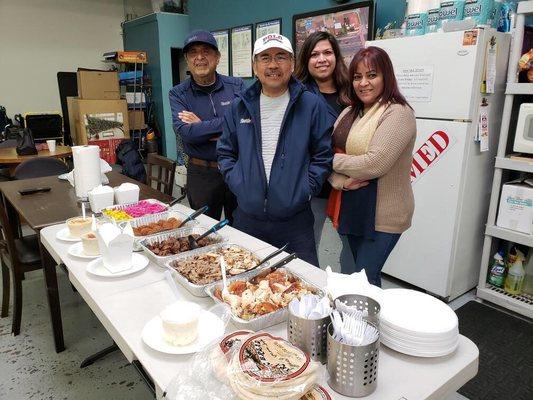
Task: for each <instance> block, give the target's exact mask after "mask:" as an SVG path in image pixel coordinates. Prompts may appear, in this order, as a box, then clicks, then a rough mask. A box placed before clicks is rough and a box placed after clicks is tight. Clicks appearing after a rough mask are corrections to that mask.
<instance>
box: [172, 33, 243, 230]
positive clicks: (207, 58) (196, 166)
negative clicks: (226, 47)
mask: <svg viewBox="0 0 533 400" xmlns="http://www.w3.org/2000/svg"><path fill="white" fill-rule="evenodd" d="M183 53H184V54H185V59H186V60H187V66H188V68H189V71H190V72H191V78H190V79H187V80H186V81H185V82H183V83H181V84H179V85H177V86H174V87H173V88H172V89H171V90H170V92H169V98H170V108H171V109H172V124H173V126H174V131H175V132H176V135H179V136H180V137H181V139H182V141H183V149H184V151H185V153H186V154H187V155H188V156H189V163H188V166H187V197H188V200H189V204H190V206H191V207H192V208H194V209H198V208H200V207H202V206H204V205H208V206H209V211H208V212H207V215H209V216H210V217H212V218H215V219H219V218H220V216H221V213H222V209H224V215H225V217H226V218H228V219H229V220H230V222H231V221H232V214H233V210H234V209H235V207H236V205H237V203H236V200H235V196H234V195H233V193H231V191H230V190H229V189H228V187H227V185H226V184H225V182H224V180H223V178H222V175H221V174H220V171H219V169H218V164H217V161H216V160H217V156H216V141H217V138H218V137H219V136H220V135H221V133H222V125H223V122H224V113H225V112H226V110H227V109H229V107H230V104H231V102H232V100H233V99H234V98H235V97H236V95H237V94H238V93H240V92H241V91H242V90H243V89H244V83H243V81H242V79H240V78H232V77H229V76H224V75H220V74H218V73H217V72H216V68H217V65H218V62H219V60H220V52H219V51H218V47H217V42H216V40H215V38H214V37H213V35H212V34H211V33H210V32H207V31H201V30H199V31H194V32H191V33H190V34H189V36H187V38H186V39H185V43H184V45H183Z"/></svg>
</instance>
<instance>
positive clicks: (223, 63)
mask: <svg viewBox="0 0 533 400" xmlns="http://www.w3.org/2000/svg"><path fill="white" fill-rule="evenodd" d="M211 33H212V34H213V36H214V37H215V40H216V41H217V46H218V51H220V61H219V62H218V66H217V72H218V73H219V74H222V75H229V29H223V30H220V31H213V32H211Z"/></svg>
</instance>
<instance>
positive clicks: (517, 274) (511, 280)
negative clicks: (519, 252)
mask: <svg viewBox="0 0 533 400" xmlns="http://www.w3.org/2000/svg"><path fill="white" fill-rule="evenodd" d="M525 276H526V271H525V270H524V266H523V264H522V258H520V257H517V258H516V260H515V262H514V263H513V265H512V267H511V268H509V271H507V277H506V278H505V286H504V290H505V291H506V292H507V293H509V294H520V293H522V285H523V284H524V278H525Z"/></svg>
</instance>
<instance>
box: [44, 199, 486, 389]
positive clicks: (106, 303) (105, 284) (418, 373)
mask: <svg viewBox="0 0 533 400" xmlns="http://www.w3.org/2000/svg"><path fill="white" fill-rule="evenodd" d="M175 208H176V209H178V210H179V211H182V212H185V213H190V212H192V210H190V209H188V208H186V207H183V206H176V207H175ZM199 222H200V223H201V224H202V225H203V226H206V227H207V226H211V225H213V224H214V223H215V221H214V220H212V219H211V218H209V217H206V216H201V217H200V218H199ZM63 227H64V225H56V226H51V227H47V228H44V229H42V230H41V240H42V242H43V244H44V246H45V247H46V249H47V250H48V251H49V252H50V254H51V255H52V257H53V258H54V259H55V260H56V262H58V263H59V262H63V263H64V264H65V265H66V267H67V270H68V273H69V279H70V281H71V282H72V284H73V285H74V287H76V289H77V290H78V292H79V293H80V295H81V296H82V297H83V299H84V300H85V302H86V303H87V304H88V306H89V307H90V308H91V309H92V311H93V312H94V313H95V315H96V316H97V317H98V319H99V320H100V321H101V323H102V325H103V326H104V327H105V329H106V330H107V331H108V333H109V334H110V335H111V337H112V338H113V340H114V341H115V343H116V344H117V345H118V347H119V348H120V350H121V351H122V352H123V353H124V355H125V357H126V358H127V359H128V361H130V362H132V361H134V360H138V361H139V362H140V363H141V364H142V366H143V368H144V370H145V371H146V372H147V373H148V374H149V376H150V377H151V379H152V380H153V382H154V384H155V388H156V395H157V398H158V399H160V398H162V396H163V393H164V391H165V389H166V388H167V386H168V384H169V383H170V382H171V380H172V379H173V377H174V376H176V374H179V373H185V371H187V369H188V367H189V365H190V363H189V361H190V359H191V358H192V357H193V356H192V355H169V354H163V353H160V352H157V351H155V350H152V349H151V348H149V347H148V346H147V345H145V344H144V343H143V341H142V339H141V332H142V329H143V328H144V326H145V324H146V323H147V322H148V321H149V320H151V319H152V318H153V317H154V316H155V315H157V314H158V313H159V312H160V311H161V310H162V309H163V308H164V307H165V306H167V305H168V304H170V303H172V302H173V301H175V297H174V294H173V293H172V291H171V289H170V287H169V285H168V283H167V282H166V280H165V278H164V274H163V271H164V270H163V269H162V268H161V267H159V266H157V265H155V264H154V263H152V262H150V265H149V266H148V267H147V268H146V269H145V270H143V271H141V272H139V273H136V274H134V275H131V276H125V277H121V278H109V279H105V278H99V277H96V276H93V275H91V274H89V273H88V272H87V271H86V266H87V264H88V261H85V260H81V259H76V258H74V257H71V256H69V255H68V254H67V251H68V248H69V246H70V245H71V244H70V243H65V242H61V241H59V240H57V239H56V237H55V235H56V233H57V231H59V230H60V229H61V228H63ZM221 234H222V235H223V236H225V237H226V238H228V241H229V242H231V243H236V244H240V245H242V246H244V247H246V248H248V249H250V250H252V251H255V252H257V254H258V255H259V256H265V255H267V254H269V253H270V252H272V251H274V250H275V249H274V247H272V246H270V245H268V244H267V243H265V242H262V241H260V240H258V239H256V238H253V237H251V236H249V235H246V234H244V233H242V232H239V231H238V230H236V229H233V228H231V227H225V228H223V230H222V231H221ZM281 257H283V254H282V255H280V256H278V257H277V258H276V259H274V260H273V261H274V262H275V260H277V259H279V258H281ZM287 267H288V268H289V269H290V270H293V271H295V272H297V273H299V274H301V275H303V276H305V277H306V279H308V280H309V281H310V282H312V283H314V284H317V285H318V286H320V287H324V286H325V283H326V274H325V272H324V271H323V270H321V269H319V268H316V267H313V266H311V265H310V264H307V263H305V262H304V261H301V260H295V261H292V262H291V263H289V264H288V266H287ZM178 288H179V292H180V295H181V296H182V298H183V299H185V300H190V301H194V302H196V303H198V304H200V305H201V306H202V307H203V308H208V307H210V306H212V305H213V302H212V301H211V299H209V298H207V297H205V298H199V297H194V296H193V295H191V294H190V293H189V292H188V291H187V290H186V289H185V288H182V287H181V286H179V287H178ZM234 329H235V328H234V327H232V326H231V324H230V325H229V326H228V327H227V329H226V332H231V331H232V330H234ZM266 330H267V331H268V332H270V333H273V334H275V335H278V336H281V337H286V326H285V324H279V325H276V326H273V327H271V328H268V329H266ZM478 357H479V351H478V349H477V347H476V345H475V344H474V343H472V341H470V340H469V339H467V338H466V337H464V336H460V341H459V347H458V348H457V350H456V351H455V352H454V353H453V354H451V355H449V356H446V357H438V358H419V357H411V356H407V355H404V354H401V353H398V352H396V351H394V350H391V349H388V348H387V347H385V346H383V345H382V346H381V348H380V359H379V367H378V368H379V369H378V385H377V389H376V391H375V392H374V393H373V394H372V395H370V396H367V397H366V399H372V400H373V399H380V400H382V399H386V400H401V399H405V400H418V399H435V400H437V399H442V398H444V397H445V396H446V395H448V394H450V393H453V392H455V391H457V390H458V389H459V388H460V387H461V386H463V385H464V384H465V383H466V382H468V381H469V380H470V379H472V378H473V377H474V376H475V375H476V374H477V370H478ZM320 376H321V378H320V381H319V383H320V384H321V385H322V386H324V387H325V388H326V389H328V391H329V393H330V394H331V396H332V398H334V399H347V397H344V396H341V395H339V394H338V393H336V392H334V391H333V390H332V389H331V388H329V386H328V385H327V383H326V380H327V372H326V371H325V366H322V371H321V374H320Z"/></svg>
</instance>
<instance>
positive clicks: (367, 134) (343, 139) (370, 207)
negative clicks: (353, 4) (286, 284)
mask: <svg viewBox="0 0 533 400" xmlns="http://www.w3.org/2000/svg"><path fill="white" fill-rule="evenodd" d="M348 74H349V76H350V78H351V79H352V84H351V85H350V90H349V97H350V107H348V108H346V109H345V110H344V111H343V112H342V113H341V115H340V116H339V118H338V119H337V121H336V123H335V129H334V132H333V144H334V147H335V151H336V154H335V158H334V160H333V171H334V172H333V173H332V175H331V176H330V178H329V181H330V183H331V185H332V187H333V188H334V189H336V190H334V191H332V193H331V195H330V199H329V203H328V215H329V216H330V217H331V218H332V220H333V222H334V225H335V226H336V227H337V230H338V232H339V234H341V235H346V237H347V239H348V242H349V245H350V250H351V252H352V254H353V258H354V261H355V264H352V266H353V265H355V268H353V269H349V270H348V269H347V268H346V266H345V265H342V266H341V267H342V272H343V273H352V272H358V271H361V270H362V269H365V272H366V275H367V277H368V280H369V281H370V283H372V284H374V285H377V286H381V269H382V268H383V265H384V264H385V261H387V258H388V256H389V254H390V252H391V251H392V250H393V248H394V246H395V245H396V243H397V242H398V239H399V238H400V235H401V234H402V233H403V232H404V231H405V230H407V229H408V228H409V227H410V226H411V218H412V215H413V211H414V197H413V191H412V188H411V179H410V171H411V163H412V152H413V147H414V143H415V138H416V120H415V116H414V113H413V110H412V108H411V107H410V106H409V104H408V103H407V101H406V100H405V98H404V97H403V96H402V94H401V93H400V90H399V89H398V84H397V82H396V78H395V76H394V69H393V66H392V62H391V60H390V58H389V56H388V54H387V53H386V52H385V51H384V50H382V49H380V48H378V47H368V48H366V49H362V50H360V51H359V52H358V53H357V54H356V55H355V56H354V58H353V59H352V61H351V63H350V67H349V69H348Z"/></svg>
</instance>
